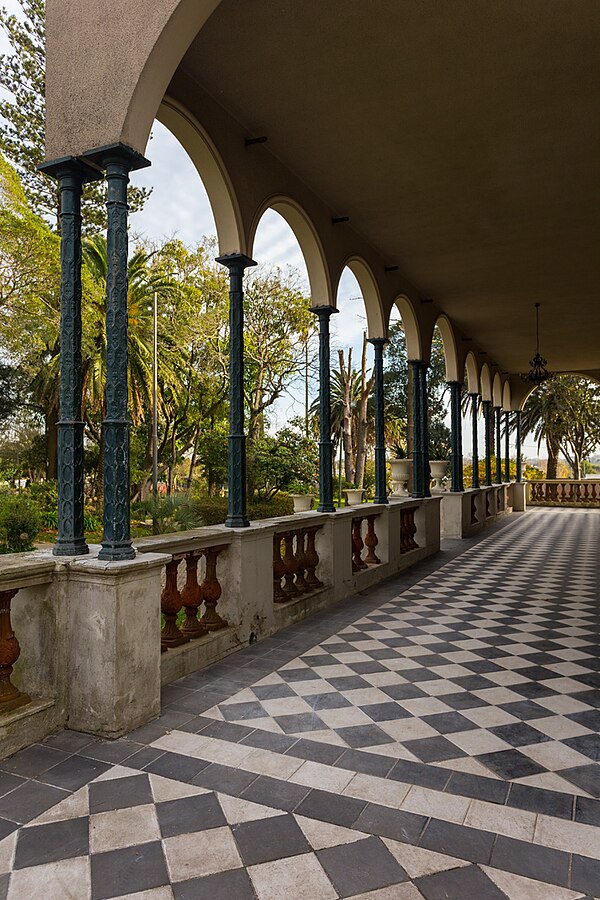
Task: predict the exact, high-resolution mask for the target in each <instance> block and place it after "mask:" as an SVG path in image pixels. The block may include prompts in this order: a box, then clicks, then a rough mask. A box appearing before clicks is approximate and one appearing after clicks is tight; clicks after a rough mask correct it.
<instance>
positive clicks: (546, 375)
mask: <svg viewBox="0 0 600 900" xmlns="http://www.w3.org/2000/svg"><path fill="white" fill-rule="evenodd" d="M535 337H536V349H535V356H534V357H533V359H530V360H529V365H530V366H531V368H530V370H529V372H527V374H526V375H521V378H522V379H523V381H528V382H530V383H531V384H542V383H543V382H544V381H550V380H551V379H552V378H554V375H553V373H552V372H549V371H548V369H547V368H546V366H547V365H548V360H547V359H544V357H543V356H542V355H541V354H540V304H539V303H536V304H535Z"/></svg>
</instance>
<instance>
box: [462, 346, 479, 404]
mask: <svg viewBox="0 0 600 900" xmlns="http://www.w3.org/2000/svg"><path fill="white" fill-rule="evenodd" d="M465 373H466V378H467V390H468V392H469V394H479V393H480V387H479V372H478V368H477V358H476V356H475V354H474V353H473V351H472V350H469V352H468V353H467V358H466V360H465Z"/></svg>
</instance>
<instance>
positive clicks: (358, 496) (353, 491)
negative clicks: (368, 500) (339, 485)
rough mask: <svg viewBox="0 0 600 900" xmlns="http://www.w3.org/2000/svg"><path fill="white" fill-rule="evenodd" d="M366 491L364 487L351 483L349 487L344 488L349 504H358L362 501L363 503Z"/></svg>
mask: <svg viewBox="0 0 600 900" xmlns="http://www.w3.org/2000/svg"><path fill="white" fill-rule="evenodd" d="M364 492H365V489H364V488H359V487H356V485H355V484H351V485H350V486H349V487H347V488H344V493H345V494H346V503H347V504H348V506H358V505H359V504H360V503H362V499H363V494H364Z"/></svg>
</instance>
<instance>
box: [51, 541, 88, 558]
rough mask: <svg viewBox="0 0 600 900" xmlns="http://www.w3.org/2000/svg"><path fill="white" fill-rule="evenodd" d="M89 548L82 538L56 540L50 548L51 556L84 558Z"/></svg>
mask: <svg viewBox="0 0 600 900" xmlns="http://www.w3.org/2000/svg"><path fill="white" fill-rule="evenodd" d="M89 552H90V548H89V547H88V545H87V544H86V542H85V540H84V538H76V539H75V540H66V539H61V538H58V539H57V540H56V542H55V544H54V547H53V548H52V556H86V555H87V554H88V553H89Z"/></svg>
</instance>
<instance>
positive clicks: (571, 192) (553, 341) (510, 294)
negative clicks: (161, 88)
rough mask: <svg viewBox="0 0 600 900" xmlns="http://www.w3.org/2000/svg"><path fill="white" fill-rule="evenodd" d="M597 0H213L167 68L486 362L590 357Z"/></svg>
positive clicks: (597, 329) (599, 80) (593, 335)
mask: <svg viewBox="0 0 600 900" xmlns="http://www.w3.org/2000/svg"><path fill="white" fill-rule="evenodd" d="M599 34H600V4H599V3H598V2H597V0H576V2H574V3H559V2H549V0H527V2H523V0H487V2H480V0H453V2H451V3H450V2H440V0H369V2H368V3H367V2H363V0H343V2H342V0H327V2H323V0H302V2H298V0H252V2H248V0H222V2H221V3H219V5H218V6H217V8H216V10H215V11H214V13H213V14H212V16H211V17H210V18H209V20H208V22H207V23H206V25H205V26H204V27H203V29H202V30H201V31H200V33H199V35H198V36H197V38H196V39H195V40H194V42H193V43H192V45H191V46H190V48H189V50H188V52H187V55H186V56H185V58H184V60H183V61H182V64H181V66H182V68H183V69H184V70H185V72H186V73H188V74H189V75H191V76H192V77H193V78H194V79H195V80H196V81H197V82H198V83H199V84H200V85H201V86H202V87H203V88H204V89H205V90H206V91H207V92H208V93H209V94H210V95H211V96H212V97H213V98H214V99H215V100H217V101H218V103H220V104H221V105H222V106H223V107H224V108H225V109H226V110H227V111H228V112H229V113H230V114H231V115H232V116H233V117H235V118H236V119H237V120H238V121H239V122H240V123H241V124H243V125H244V126H245V127H246V128H247V129H248V131H249V132H250V133H254V134H261V135H262V134H264V135H267V137H268V147H269V150H270V151H271V152H272V153H274V154H275V155H276V156H277V157H279V158H280V159H281V161H282V162H284V163H285V164H286V166H288V167H289V168H290V169H291V170H292V171H294V172H295V174H296V175H297V176H299V177H300V178H301V179H302V180H303V181H304V182H305V183H306V184H307V185H308V186H309V187H310V188H311V189H312V190H313V191H314V192H316V193H317V194H318V195H319V196H320V197H321V198H322V199H323V200H324V201H325V202H326V203H327V204H328V205H329V206H330V207H331V208H332V209H333V210H334V211H335V212H336V213H337V214H338V215H347V216H350V222H351V225H352V227H353V228H354V229H355V230H356V231H358V232H359V233H360V234H362V235H363V237H365V238H366V239H367V240H368V241H369V242H370V243H371V244H372V245H373V247H374V248H375V249H377V250H378V251H379V252H380V253H381V254H383V256H384V258H385V259H386V260H387V261H388V262H389V264H390V265H399V266H400V268H401V270H402V271H403V273H404V274H405V275H406V276H407V277H408V278H409V279H410V280H411V281H412V283H413V284H415V285H416V286H417V288H418V289H419V290H420V291H421V292H422V293H423V294H424V295H425V296H431V297H433V298H434V299H435V300H437V301H438V303H439V304H440V306H441V307H442V308H443V309H444V311H445V312H446V313H448V315H450V316H451V317H452V318H453V319H454V320H455V322H456V323H457V325H458V326H459V328H460V329H461V330H462V332H463V334H464V335H466V336H470V337H472V338H473V340H475V341H477V343H478V344H479V346H481V347H483V348H485V350H487V351H488V353H489V354H490V355H491V357H492V358H494V359H496V360H497V361H498V363H499V364H500V365H501V366H502V367H503V368H505V369H506V370H509V371H512V372H519V371H523V370H525V369H526V368H527V361H528V359H529V358H530V356H531V354H532V352H533V348H534V335H535V325H534V321H535V320H534V309H533V304H534V302H536V301H539V302H541V304H542V308H541V313H542V329H541V334H542V352H543V353H544V355H545V356H547V357H548V359H549V362H550V365H551V367H552V368H554V369H556V370H560V371H569V370H578V371H586V370H587V371H593V370H600V340H599V333H600V303H599V300H598V283H599V281H600V253H598V237H599V235H600V227H599V226H600V214H599V210H600V203H599V200H600V196H599V185H600V178H599V175H600V171H599V169H600V165H599V162H600V128H599V124H598V123H599V117H598V99H599V96H600V91H599V88H600V53H599V49H600V42H599Z"/></svg>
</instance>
